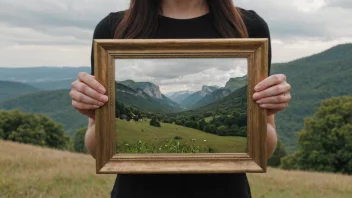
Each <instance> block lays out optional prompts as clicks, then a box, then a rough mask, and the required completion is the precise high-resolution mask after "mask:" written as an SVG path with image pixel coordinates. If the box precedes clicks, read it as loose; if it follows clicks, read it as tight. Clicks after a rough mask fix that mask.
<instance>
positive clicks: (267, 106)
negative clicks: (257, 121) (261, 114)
mask: <svg viewBox="0 0 352 198" xmlns="http://www.w3.org/2000/svg"><path fill="white" fill-rule="evenodd" d="M259 106H260V107H261V108H264V109H277V110H283V109H285V108H287V107H288V103H280V104H260V105H259Z"/></svg>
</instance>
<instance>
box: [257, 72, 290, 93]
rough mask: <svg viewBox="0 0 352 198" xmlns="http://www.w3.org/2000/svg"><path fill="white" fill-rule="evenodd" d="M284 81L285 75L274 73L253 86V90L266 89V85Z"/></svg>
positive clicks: (269, 85)
mask: <svg viewBox="0 0 352 198" xmlns="http://www.w3.org/2000/svg"><path fill="white" fill-rule="evenodd" d="M284 81H286V76H285V75H284V74H275V75H272V76H269V77H267V78H266V79H264V80H263V81H261V82H260V83H258V84H257V85H256V86H255V87H254V90H255V91H256V92H259V91H262V90H264V89H267V88H268V87H271V86H274V85H277V84H280V83H282V82H284Z"/></svg>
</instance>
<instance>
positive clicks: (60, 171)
mask: <svg viewBox="0 0 352 198" xmlns="http://www.w3.org/2000/svg"><path fill="white" fill-rule="evenodd" d="M0 150H1V152H0V170H1V171H0V197H1V198H22V197H25V198H41V197H42V198H44V197H45V198H59V197H60V198H68V197H79V198H80V197H89V198H91V197H103V198H105V197H109V193H110V191H111V189H112V186H113V183H114V180H115V177H116V176H115V175H96V174H95V161H94V159H93V158H92V157H91V156H89V155H83V154H75V153H69V152H63V151H57V150H53V149H45V148H40V147H35V146H31V145H24V144H18V143H13V142H4V141H0ZM248 178H249V182H250V185H251V189H252V193H253V197H254V198H350V197H352V185H351V184H352V176H343V175H338V174H327V173H312V172H300V171H292V172H289V171H283V170H278V169H272V168H269V169H268V173H266V174H248Z"/></svg>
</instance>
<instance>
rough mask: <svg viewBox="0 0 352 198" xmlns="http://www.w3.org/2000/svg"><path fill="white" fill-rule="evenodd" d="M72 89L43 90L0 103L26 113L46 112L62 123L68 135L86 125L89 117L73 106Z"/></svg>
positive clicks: (1, 105) (0, 105)
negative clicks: (70, 94) (70, 93)
mask: <svg viewBox="0 0 352 198" xmlns="http://www.w3.org/2000/svg"><path fill="white" fill-rule="evenodd" d="M69 92H70V90H57V91H42V92H38V93H33V94H28V95H25V96H21V97H18V98H16V99H12V100H8V101H5V102H2V103H0V109H5V110H12V109H19V110H20V111H22V112H24V113H37V114H44V115H46V116H48V117H50V118H51V119H53V120H54V121H56V122H58V123H61V124H62V125H63V127H64V129H65V130H66V131H67V133H68V135H72V134H73V133H74V132H75V130H76V129H79V128H81V127H85V126H86V125H87V122H88V119H87V118H86V117H85V116H83V115H81V114H80V113H78V112H77V111H76V110H75V109H73V108H72V105H71V98H70V96H69Z"/></svg>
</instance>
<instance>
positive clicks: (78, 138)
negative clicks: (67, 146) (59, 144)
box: [73, 128, 88, 153]
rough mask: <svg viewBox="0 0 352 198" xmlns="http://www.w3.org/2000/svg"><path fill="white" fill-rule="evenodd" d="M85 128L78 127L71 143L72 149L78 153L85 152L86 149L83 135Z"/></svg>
mask: <svg viewBox="0 0 352 198" xmlns="http://www.w3.org/2000/svg"><path fill="white" fill-rule="evenodd" d="M86 131H87V128H81V129H79V130H78V131H77V132H76V134H75V137H74V140H73V145H74V150H75V151H76V152H79V153H87V152H88V149H87V147H86V145H85V143H84V137H85V135H86Z"/></svg>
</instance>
